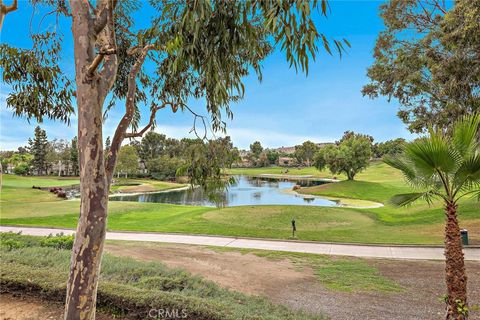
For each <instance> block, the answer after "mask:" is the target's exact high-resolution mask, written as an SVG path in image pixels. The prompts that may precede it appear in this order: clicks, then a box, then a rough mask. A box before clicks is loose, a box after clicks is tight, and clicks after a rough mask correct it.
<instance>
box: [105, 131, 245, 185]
mask: <svg viewBox="0 0 480 320" xmlns="http://www.w3.org/2000/svg"><path fill="white" fill-rule="evenodd" d="M108 140H109V139H107V142H106V150H108ZM200 151H201V152H200ZM239 159H240V155H239V151H238V149H237V148H235V147H234V146H233V143H232V141H231V139H230V137H229V136H227V137H224V138H217V139H214V140H208V141H204V140H202V139H190V138H183V139H180V140H178V139H174V138H168V137H167V136H166V135H164V134H160V133H157V132H154V131H150V132H148V133H147V134H146V135H145V136H144V137H143V138H142V139H141V140H140V141H131V142H130V144H129V145H126V146H122V147H121V149H120V152H119V156H118V163H117V168H116V172H117V175H120V174H124V175H125V176H128V174H130V175H132V174H134V175H137V176H148V177H151V178H154V179H158V180H174V179H175V178H176V176H177V171H179V170H180V169H183V170H184V171H185V170H186V171H188V168H189V167H190V166H191V165H193V164H195V165H198V164H199V163H202V162H205V163H207V162H209V161H215V163H216V165H217V167H218V168H228V167H231V166H232V164H233V163H235V162H237V161H239ZM196 170H199V171H201V169H199V168H197V169H196Z"/></svg>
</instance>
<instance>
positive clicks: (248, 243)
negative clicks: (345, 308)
mask: <svg viewBox="0 0 480 320" xmlns="http://www.w3.org/2000/svg"><path fill="white" fill-rule="evenodd" d="M9 231H12V232H22V234H26V235H32V236H48V235H49V234H56V233H60V232H63V233H64V234H73V233H74V230H72V229H56V228H30V227H7V226H0V232H9ZM107 240H124V241H147V242H167V243H182V244H194V245H206V246H219V247H230V248H244V249H260V250H272V251H288V252H303V253H315V254H328V255H339V256H353V257H367V258H387V259H415V260H443V259H444V256H443V248H442V247H438V246H437V247H435V246H400V245H397V246H395V245H390V246H388V245H360V244H341V243H322V242H307V241H282V240H262V239H251V238H238V237H221V236H206V235H190V234H189V235H183V234H171V233H147V232H110V231H109V232H107ZM464 253H465V259H466V260H473V261H480V247H478V246H476V247H468V248H465V249H464Z"/></svg>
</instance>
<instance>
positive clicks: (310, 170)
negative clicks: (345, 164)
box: [225, 166, 345, 179]
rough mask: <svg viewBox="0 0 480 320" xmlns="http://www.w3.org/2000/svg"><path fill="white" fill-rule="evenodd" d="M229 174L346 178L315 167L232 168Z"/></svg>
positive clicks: (227, 171) (228, 171)
mask: <svg viewBox="0 0 480 320" xmlns="http://www.w3.org/2000/svg"><path fill="white" fill-rule="evenodd" d="M225 172H226V173H227V174H232V175H234V174H242V175H249V176H255V175H260V174H278V175H291V176H300V175H309V176H314V177H317V178H328V179H331V178H333V177H336V178H338V179H344V178H345V176H344V175H342V174H340V175H334V174H332V173H331V172H330V171H328V170H322V171H318V170H317V169H316V168H314V167H300V168H296V167H291V168H290V167H288V168H287V167H277V166H275V167H267V168H231V169H228V170H226V171H225Z"/></svg>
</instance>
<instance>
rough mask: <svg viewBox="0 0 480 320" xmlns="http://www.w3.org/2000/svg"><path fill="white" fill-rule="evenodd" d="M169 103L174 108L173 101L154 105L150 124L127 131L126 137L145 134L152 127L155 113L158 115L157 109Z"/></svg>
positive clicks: (136, 136) (137, 136)
mask: <svg viewBox="0 0 480 320" xmlns="http://www.w3.org/2000/svg"><path fill="white" fill-rule="evenodd" d="M167 105H170V106H172V108H173V103H171V102H164V103H163V104H162V105H160V106H156V107H154V108H153V109H152V112H151V113H150V120H149V122H148V124H147V125H146V126H145V127H144V128H143V129H142V130H140V131H137V132H127V133H125V138H139V137H141V136H143V134H144V133H145V132H147V130H148V129H150V128H151V127H152V125H153V122H154V121H155V115H156V113H157V111H158V110H160V109H163V108H165V107H166V106H167Z"/></svg>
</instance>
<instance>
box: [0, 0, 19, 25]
mask: <svg viewBox="0 0 480 320" xmlns="http://www.w3.org/2000/svg"><path fill="white" fill-rule="evenodd" d="M17 9H18V0H13V3H12V5H10V6H6V5H4V4H3V3H2V1H0V31H2V27H3V19H5V16H6V15H7V14H8V13H10V12H12V11H15V10H17Z"/></svg>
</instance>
